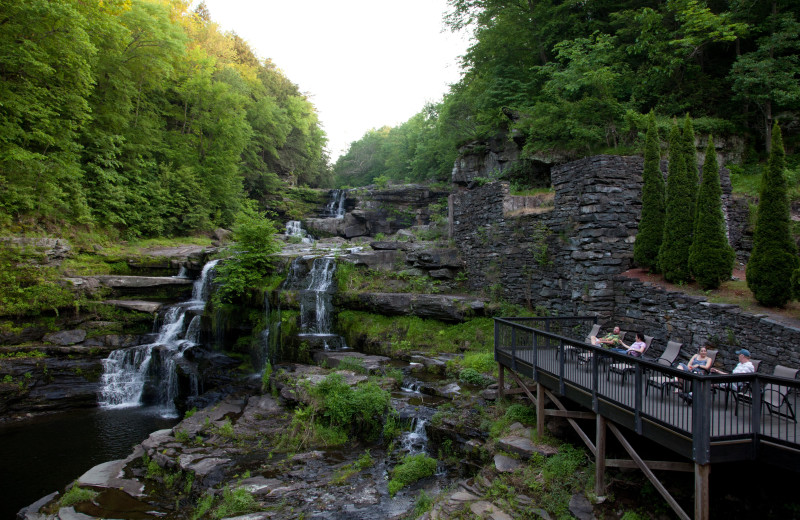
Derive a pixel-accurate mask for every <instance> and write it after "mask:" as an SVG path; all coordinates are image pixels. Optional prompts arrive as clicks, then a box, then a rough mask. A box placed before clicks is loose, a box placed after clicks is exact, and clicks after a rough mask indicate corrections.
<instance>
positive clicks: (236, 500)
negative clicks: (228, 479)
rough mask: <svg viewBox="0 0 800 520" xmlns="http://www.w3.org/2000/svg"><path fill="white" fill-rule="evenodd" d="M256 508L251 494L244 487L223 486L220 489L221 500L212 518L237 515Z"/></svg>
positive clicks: (256, 505)
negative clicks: (223, 487) (222, 488)
mask: <svg viewBox="0 0 800 520" xmlns="http://www.w3.org/2000/svg"><path fill="white" fill-rule="evenodd" d="M256 509H258V504H257V503H256V500H255V499H254V498H253V495H251V494H250V492H249V491H247V489H245V488H243V487H242V488H236V489H233V490H232V489H231V488H225V489H224V490H223V491H222V502H221V503H220V505H219V506H217V508H216V509H215V510H214V518H228V517H232V516H238V515H242V514H245V513H249V512H251V511H255V510H256Z"/></svg>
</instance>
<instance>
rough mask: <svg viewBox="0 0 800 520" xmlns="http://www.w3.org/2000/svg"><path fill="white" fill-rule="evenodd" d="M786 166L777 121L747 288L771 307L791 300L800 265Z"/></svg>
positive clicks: (761, 195)
mask: <svg viewBox="0 0 800 520" xmlns="http://www.w3.org/2000/svg"><path fill="white" fill-rule="evenodd" d="M784 168H785V152H784V149H783V138H782V136H781V129H780V127H779V126H778V124H777V123H776V124H775V125H774V126H773V128H772V147H771V152H770V155H769V161H768V164H767V169H766V171H765V172H764V175H763V177H762V178H761V191H760V194H759V199H758V212H757V214H756V229H755V233H754V234H753V251H752V253H751V254H750V260H749V261H748V262H747V269H746V276H747V287H749V288H750V290H751V291H752V292H753V296H755V298H756V300H758V302H759V303H761V304H762V305H766V306H769V307H782V306H783V305H785V304H786V302H788V301H789V300H790V299H791V296H792V294H791V293H792V291H791V286H790V284H788V283H787V281H788V280H790V279H791V277H792V275H793V274H794V272H795V270H797V269H798V268H800V258H798V256H797V245H796V244H795V242H794V240H793V239H792V233H791V227H790V224H791V219H790V216H789V199H788V196H787V191H786V177H785V175H784Z"/></svg>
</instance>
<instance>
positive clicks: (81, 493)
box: [59, 484, 97, 507]
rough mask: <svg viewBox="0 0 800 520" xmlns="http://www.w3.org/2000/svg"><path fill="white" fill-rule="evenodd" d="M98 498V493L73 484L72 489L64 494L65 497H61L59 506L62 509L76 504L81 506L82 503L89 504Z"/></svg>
mask: <svg viewBox="0 0 800 520" xmlns="http://www.w3.org/2000/svg"><path fill="white" fill-rule="evenodd" d="M96 496H97V492H96V491H92V490H91V489H84V488H82V487H79V486H78V485H77V484H73V485H72V487H71V488H69V490H68V491H67V492H66V493H64V496H62V497H61V500H59V504H60V505H61V507H69V506H74V505H75V504H80V503H81V502H89V501H91V500H92V499H93V498H94V497H96Z"/></svg>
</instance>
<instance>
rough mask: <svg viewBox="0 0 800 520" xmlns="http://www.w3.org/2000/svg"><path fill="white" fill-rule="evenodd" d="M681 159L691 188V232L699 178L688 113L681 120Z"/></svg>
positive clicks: (694, 216) (692, 129)
mask: <svg viewBox="0 0 800 520" xmlns="http://www.w3.org/2000/svg"><path fill="white" fill-rule="evenodd" d="M681 137H682V138H683V158H684V160H685V161H686V175H687V178H688V182H689V184H690V185H691V187H692V231H694V227H695V226H694V219H695V218H696V215H695V213H694V210H695V209H696V208H697V190H698V187H699V185H700V176H699V171H698V168H697V149H696V148H695V146H694V126H693V125H692V118H691V117H689V113H688V112H687V113H686V117H684V118H683V130H682V133H681Z"/></svg>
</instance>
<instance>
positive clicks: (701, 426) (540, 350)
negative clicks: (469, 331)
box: [495, 320, 800, 466]
mask: <svg viewBox="0 0 800 520" xmlns="http://www.w3.org/2000/svg"><path fill="white" fill-rule="evenodd" d="M498 321H502V320H498ZM507 326H510V322H506V323H505V324H503V323H501V324H500V327H507ZM518 326H519V324H518V323H515V324H514V327H518ZM495 342H496V346H495V359H496V360H497V362H498V363H500V364H502V365H503V366H505V367H507V368H509V369H511V370H512V371H514V372H515V373H517V374H520V375H523V376H526V377H528V378H530V379H532V380H533V381H535V382H537V383H541V384H542V385H544V386H545V387H546V388H547V389H549V390H550V391H552V392H553V393H554V394H555V395H559V396H563V397H566V398H567V399H569V400H571V401H573V402H574V403H577V404H578V405H580V406H581V407H583V408H587V409H589V410H592V411H593V412H595V413H597V414H600V415H603V416H604V417H605V418H607V419H608V420H610V421H613V422H614V423H616V424H618V425H621V426H623V427H625V428H627V429H630V430H633V431H634V432H636V433H638V434H640V435H643V436H645V437H647V438H649V439H651V440H653V441H655V442H657V443H659V444H661V445H663V446H664V447H666V448H669V449H670V450H672V451H674V452H676V453H678V454H679V455H681V456H683V457H686V458H689V459H691V460H692V461H694V462H697V463H700V464H707V463H714V462H723V461H736V460H753V459H766V460H767V461H769V462H773V463H778V464H781V465H784V466H786V465H789V466H797V463H798V462H800V436H798V424H797V422H796V421H794V420H792V418H790V417H787V416H784V415H778V414H776V413H771V412H770V410H769V409H768V407H767V406H765V405H764V404H763V402H761V399H752V398H747V399H745V400H743V401H741V402H737V401H736V400H735V399H734V398H733V393H732V392H728V391H726V390H724V389H721V388H718V386H719V385H722V386H723V387H724V386H726V385H730V384H735V383H739V382H743V381H746V380H747V381H749V382H750V383H751V384H752V386H753V388H754V390H755V392H754V393H757V392H759V390H760V389H762V388H765V387H766V385H768V384H770V383H773V384H777V383H778V382H780V383H782V385H783V386H782V388H783V389H785V390H786V391H787V396H788V397H787V400H788V405H789V406H791V407H792V409H793V410H797V404H798V395H800V391H798V390H800V381H794V382H788V381H786V380H777V379H775V378H773V377H771V376H767V375H760V374H757V375H755V376H746V377H743V376H705V377H703V376H695V375H693V374H686V373H685V372H679V371H677V370H675V369H672V368H669V367H664V366H661V365H655V364H654V363H652V362H649V361H640V360H638V359H636V358H631V357H629V356H622V355H618V354H613V353H610V352H608V351H603V350H602V349H598V348H596V347H592V346H591V345H587V344H585V343H583V342H582V341H580V340H577V341H576V340H574V339H569V338H566V337H564V336H559V335H558V334H555V333H552V332H547V331H543V330H538V329H536V328H534V327H530V326H525V327H524V328H518V329H517V330H510V329H509V330H506V331H502V330H501V331H496V335H495ZM562 353H563V356H562ZM595 355H596V356H597V359H594V356H595ZM562 357H563V360H562ZM621 366H627V367H628V368H627V370H624V375H625V377H624V382H623V375H622V374H621V373H620V370H619V369H620V367H621ZM611 367H614V368H615V369H616V370H612V369H611ZM679 376H680V379H681V381H684V383H683V385H684V388H685V389H686V390H687V391H688V390H691V391H692V402H691V404H687V403H685V402H684V400H683V399H681V398H680V397H679V395H678V393H677V392H678V391H679V389H681V388H680V384H678V383H677V382H676V383H668V384H667V385H665V386H664V388H663V389H660V388H659V387H658V386H654V384H653V383H654V382H658V381H663V380H667V381H675V380H676V379H677V378H678V377H679ZM648 381H650V383H648ZM787 409H788V408H787V407H786V405H784V406H783V407H781V408H780V409H779V410H774V409H773V412H774V411H780V412H782V413H786V410H787Z"/></svg>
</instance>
